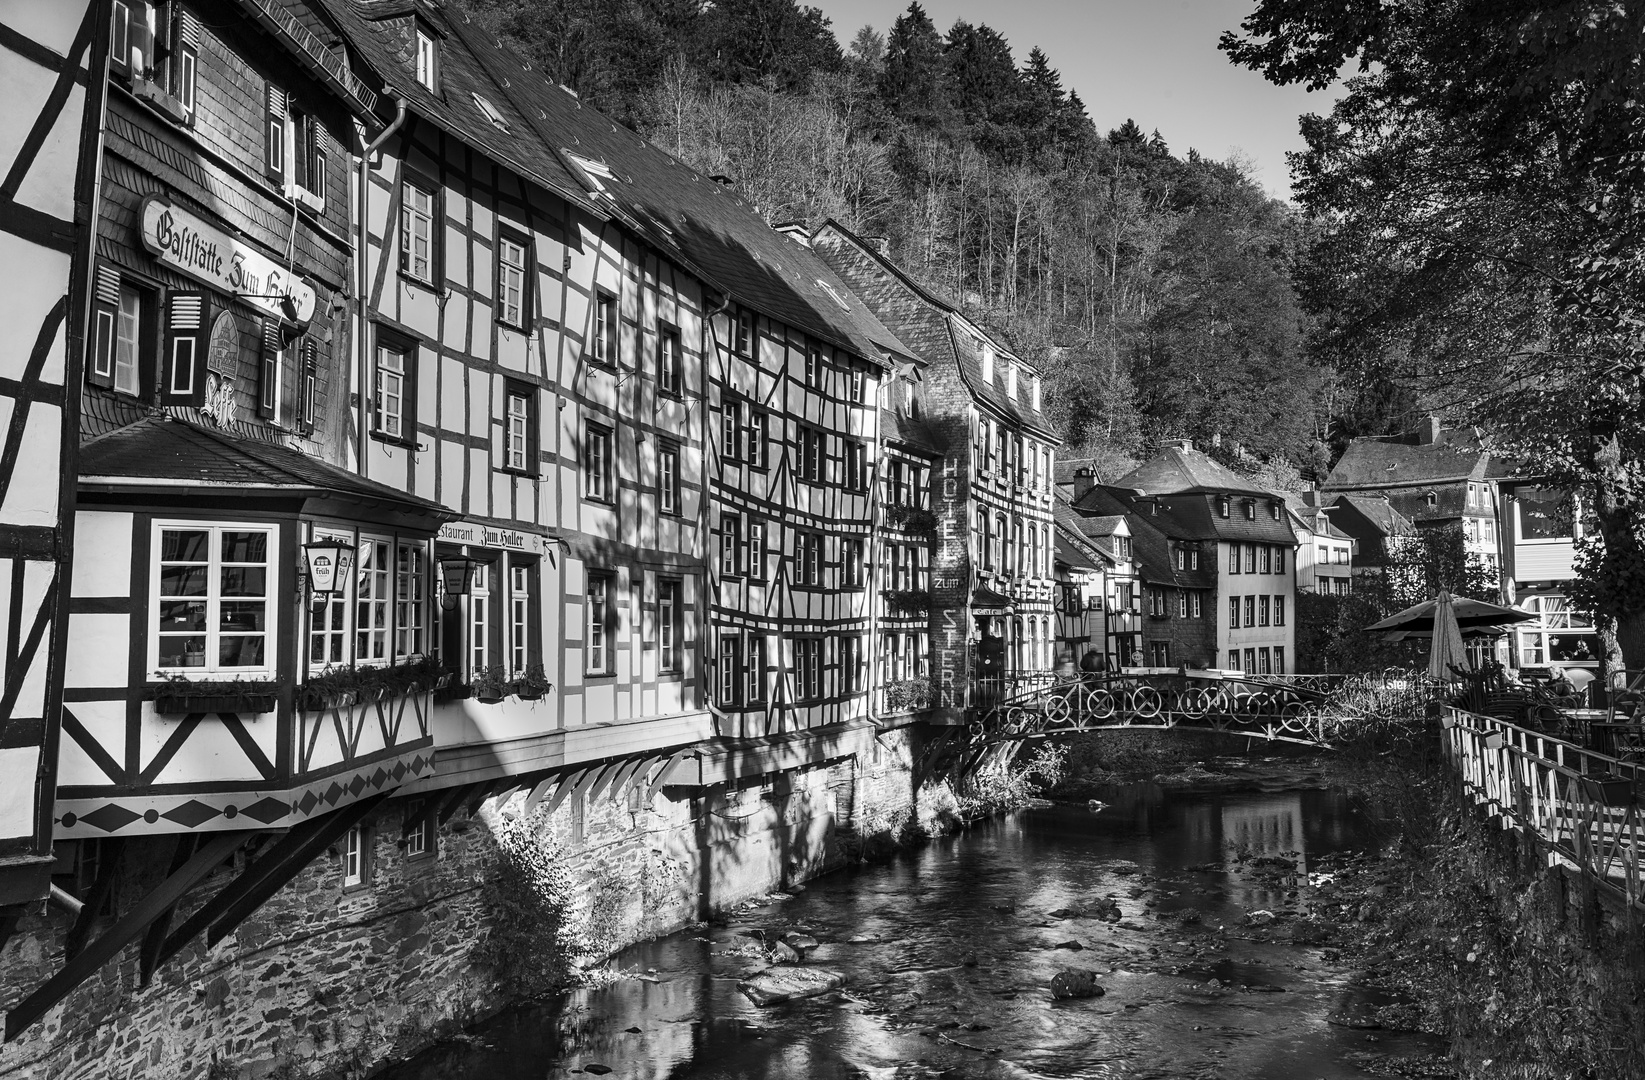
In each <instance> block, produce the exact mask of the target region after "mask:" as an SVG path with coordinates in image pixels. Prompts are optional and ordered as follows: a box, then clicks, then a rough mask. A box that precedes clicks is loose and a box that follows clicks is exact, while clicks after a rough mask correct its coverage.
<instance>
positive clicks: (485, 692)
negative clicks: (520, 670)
mask: <svg viewBox="0 0 1645 1080" xmlns="http://www.w3.org/2000/svg"><path fill="white" fill-rule="evenodd" d="M468 684H469V686H471V687H473V689H474V696H475V697H476V698H479V699H480V703H481V704H482V705H495V704H497V703H498V702H500V701H502V700H503V698H505V697H507V696H508V694H509V689H510V684H509V678H508V673H507V672H506V671H504V670H503V669H502V668H501V667H499V666H498V665H496V664H492V665H491V666H489V667H482V668H475V669H474V674H473V675H472V676H470V677H469V680H468Z"/></svg>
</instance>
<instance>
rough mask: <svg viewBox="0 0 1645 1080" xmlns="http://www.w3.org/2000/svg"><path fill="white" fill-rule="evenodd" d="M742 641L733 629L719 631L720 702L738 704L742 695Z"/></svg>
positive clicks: (728, 704) (722, 703)
mask: <svg viewBox="0 0 1645 1080" xmlns="http://www.w3.org/2000/svg"><path fill="white" fill-rule="evenodd" d="M742 659H743V641H742V635H741V634H740V633H738V632H737V631H735V630H726V629H722V630H721V631H720V655H719V660H720V678H719V683H720V687H719V689H720V704H721V705H727V706H731V705H740V704H741V703H742V696H743V679H742V675H743V663H742Z"/></svg>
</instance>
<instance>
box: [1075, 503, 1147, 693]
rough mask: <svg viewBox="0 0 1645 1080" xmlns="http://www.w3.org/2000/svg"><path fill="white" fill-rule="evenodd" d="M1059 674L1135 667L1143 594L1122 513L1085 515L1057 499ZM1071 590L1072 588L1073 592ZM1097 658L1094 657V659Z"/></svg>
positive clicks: (1128, 526) (1127, 528) (1127, 527)
mask: <svg viewBox="0 0 1645 1080" xmlns="http://www.w3.org/2000/svg"><path fill="white" fill-rule="evenodd" d="M1054 513H1055V515H1056V545H1057V547H1056V550H1057V555H1056V559H1057V562H1056V573H1057V582H1058V585H1059V588H1061V589H1062V591H1063V594H1062V595H1061V596H1059V598H1058V600H1059V603H1058V605H1057V611H1058V623H1057V625H1058V630H1057V640H1058V647H1059V652H1058V654H1057V656H1058V660H1057V664H1058V670H1059V671H1065V670H1067V669H1066V667H1065V663H1066V665H1068V666H1075V665H1077V666H1078V667H1079V668H1080V669H1081V670H1089V669H1091V668H1095V667H1100V668H1101V669H1102V670H1105V671H1118V670H1119V669H1120V668H1122V667H1129V666H1132V665H1134V664H1135V663H1136V662H1137V661H1136V657H1137V650H1138V642H1139V639H1140V635H1141V623H1142V609H1141V599H1140V597H1141V593H1140V592H1139V591H1138V589H1137V562H1136V558H1135V556H1134V550H1133V545H1132V541H1131V527H1130V525H1128V524H1127V523H1126V520H1125V516H1124V515H1123V514H1112V515H1107V516H1102V515H1089V516H1088V515H1083V514H1079V513H1076V512H1075V511H1074V509H1073V507H1072V506H1071V505H1069V503H1068V500H1067V499H1065V498H1063V497H1062V496H1061V495H1058V496H1057V501H1056V505H1055V507H1054ZM1070 586H1072V587H1073V588H1072V589H1071V588H1070ZM1093 654H1095V655H1093Z"/></svg>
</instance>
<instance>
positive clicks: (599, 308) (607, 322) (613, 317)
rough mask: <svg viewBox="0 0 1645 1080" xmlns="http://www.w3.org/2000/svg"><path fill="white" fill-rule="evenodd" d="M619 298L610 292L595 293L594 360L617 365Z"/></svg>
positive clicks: (611, 365)
mask: <svg viewBox="0 0 1645 1080" xmlns="http://www.w3.org/2000/svg"><path fill="white" fill-rule="evenodd" d="M617 331H618V325H617V298H616V297H615V296H612V295H611V294H610V293H605V292H601V293H596V294H595V295H594V362H595V363H597V364H604V365H606V366H607V367H616V366H617V361H618V352H617Z"/></svg>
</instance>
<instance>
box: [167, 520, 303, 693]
mask: <svg viewBox="0 0 1645 1080" xmlns="http://www.w3.org/2000/svg"><path fill="white" fill-rule="evenodd" d="M273 538H274V534H273V530H272V529H259V528H241V527H233V526H218V525H210V526H204V525H203V526H173V527H163V528H160V529H159V530H158V536H157V540H158V543H157V544H156V548H157V556H158V558H157V560H156V566H155V588H154V594H155V608H154V616H153V617H154V622H153V624H152V625H153V628H154V642H155V663H154V667H156V668H158V669H159V670H161V671H192V672H198V673H200V674H209V673H217V672H221V673H225V674H233V673H237V672H245V673H249V672H267V671H270V670H272V669H273V666H274V660H273V654H272V652H271V650H270V649H269V648H268V635H269V632H270V622H271V621H272V612H271V608H270V599H271V597H272V594H273V590H272V588H271V586H272V584H273V583H272V582H271V581H270V574H271V572H272V566H273V564H272V561H271V560H272V548H273V546H274V545H273V542H272V541H273Z"/></svg>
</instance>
